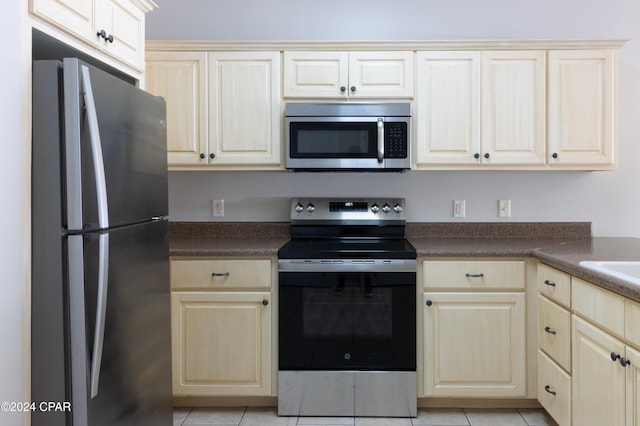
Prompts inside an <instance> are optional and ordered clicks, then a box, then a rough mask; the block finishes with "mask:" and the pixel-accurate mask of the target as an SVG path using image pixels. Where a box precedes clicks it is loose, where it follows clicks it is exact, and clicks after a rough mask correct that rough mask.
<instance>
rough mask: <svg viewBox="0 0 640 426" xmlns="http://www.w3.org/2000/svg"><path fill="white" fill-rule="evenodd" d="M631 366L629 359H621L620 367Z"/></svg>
mask: <svg viewBox="0 0 640 426" xmlns="http://www.w3.org/2000/svg"><path fill="white" fill-rule="evenodd" d="M629 364H631V361H630V360H628V359H627V358H624V357H622V358H620V365H622V366H623V367H626V366H627V365H629Z"/></svg>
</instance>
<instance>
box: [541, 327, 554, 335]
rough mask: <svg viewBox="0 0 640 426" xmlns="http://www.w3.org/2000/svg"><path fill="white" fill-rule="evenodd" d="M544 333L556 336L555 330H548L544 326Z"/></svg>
mask: <svg viewBox="0 0 640 426" xmlns="http://www.w3.org/2000/svg"><path fill="white" fill-rule="evenodd" d="M544 331H546V332H547V333H549V334H556V331H555V330H552V329H550V328H549V326H546V327H545V328H544Z"/></svg>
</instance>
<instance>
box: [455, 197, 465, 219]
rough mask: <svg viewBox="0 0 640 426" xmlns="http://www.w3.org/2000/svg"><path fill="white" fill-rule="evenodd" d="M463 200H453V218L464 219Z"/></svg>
mask: <svg viewBox="0 0 640 426" xmlns="http://www.w3.org/2000/svg"><path fill="white" fill-rule="evenodd" d="M465 214H466V212H465V202H464V200H453V217H465Z"/></svg>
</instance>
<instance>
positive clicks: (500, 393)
mask: <svg viewBox="0 0 640 426" xmlns="http://www.w3.org/2000/svg"><path fill="white" fill-rule="evenodd" d="M422 268H423V281H424V282H423V284H424V290H425V291H424V293H423V297H422V310H423V324H424V331H423V351H422V352H423V363H424V373H423V376H424V377H423V381H424V396H428V397H436V396H437V397H445V396H448V397H489V398H492V397H496V398H499V397H518V396H520V397H522V396H525V394H526V386H525V385H526V356H525V336H526V332H525V293H524V276H525V275H524V262H522V261H424V262H423V263H422Z"/></svg>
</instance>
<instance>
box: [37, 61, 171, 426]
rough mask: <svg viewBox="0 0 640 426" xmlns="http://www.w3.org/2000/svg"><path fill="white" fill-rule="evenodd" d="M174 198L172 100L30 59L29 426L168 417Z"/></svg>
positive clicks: (70, 66)
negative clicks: (168, 105)
mask: <svg viewBox="0 0 640 426" xmlns="http://www.w3.org/2000/svg"><path fill="white" fill-rule="evenodd" d="M167 197H168V196H167V153H166V123H165V103H164V101H163V100H162V99H161V98H158V97H154V96H152V95H150V94H148V93H146V92H144V91H142V90H140V89H138V88H136V87H134V86H132V85H131V84H128V83H126V82H124V81H122V80H120V79H119V78H117V77H114V76H112V75H110V74H107V73H106V72H104V71H102V70H100V69H98V68H95V67H92V66H90V65H87V64H85V63H83V62H81V61H79V60H77V59H64V60H63V61H34V62H33V153H32V265H33V266H32V342H31V343H32V344H31V355H32V364H31V365H32V371H31V377H32V381H31V383H32V385H31V386H32V389H31V393H32V397H31V399H32V402H33V403H34V405H33V407H34V410H33V411H32V413H31V415H32V424H33V425H47V426H53V425H73V426H84V425H90V426H101V425H123V426H124V425H131V426H133V425H135V426H141V425H154V426H163V425H167V426H169V425H171V424H172V423H173V420H172V417H173V415H172V407H171V335H170V311H169V309H170V308H169V259H168V222H167V214H168V203H167ZM50 401H51V402H59V403H60V405H59V406H48V405H41V404H42V403H43V402H45V403H46V402H50ZM65 403H66V404H65ZM48 407H51V409H48Z"/></svg>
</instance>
